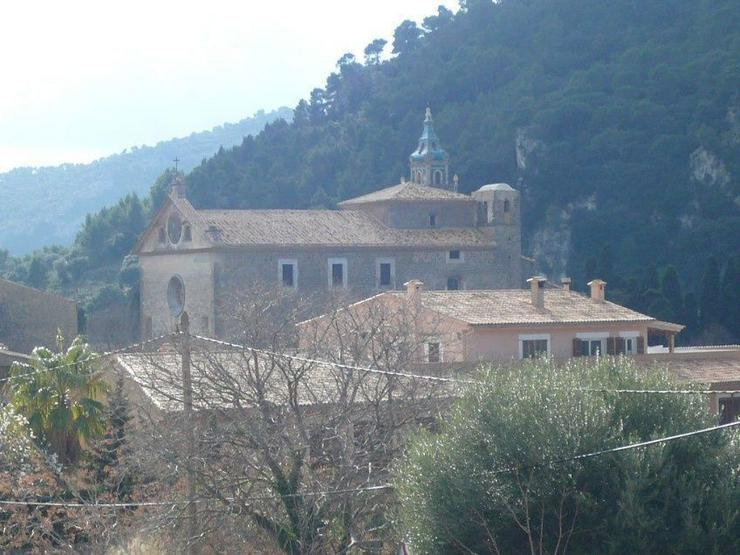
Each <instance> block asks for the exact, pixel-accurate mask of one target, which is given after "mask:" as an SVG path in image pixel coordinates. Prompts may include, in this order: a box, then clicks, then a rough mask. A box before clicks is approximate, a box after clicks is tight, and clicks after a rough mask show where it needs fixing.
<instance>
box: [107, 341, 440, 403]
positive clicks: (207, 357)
mask: <svg viewBox="0 0 740 555" xmlns="http://www.w3.org/2000/svg"><path fill="white" fill-rule="evenodd" d="M257 361H258V364H259V372H255V368H256V367H255V359H254V358H253V355H252V354H251V353H250V352H249V351H247V352H242V351H237V350H225V351H201V352H197V351H195V352H193V354H192V357H191V366H190V371H191V378H192V384H193V408H194V409H195V410H207V409H216V408H220V409H229V408H235V407H236V404H235V401H236V400H237V398H238V401H239V403H240V404H241V405H242V406H243V407H249V406H255V405H256V402H257V399H256V398H254V397H253V396H254V392H255V390H256V389H257V388H260V389H262V390H263V391H264V394H265V400H266V401H268V402H269V403H274V404H275V405H278V406H285V405H288V404H290V403H293V402H296V401H297V402H298V404H300V405H303V406H312V405H321V404H331V403H335V402H337V401H338V399H339V397H340V395H341V393H340V392H341V391H342V389H343V387H342V384H343V383H345V382H346V380H347V379H348V377H347V376H348V374H347V372H346V371H345V370H343V369H341V368H335V367H332V366H328V365H317V364H306V363H302V362H295V363H294V364H293V365H292V366H290V367H289V366H288V364H287V362H286V360H285V359H284V358H281V357H277V358H276V359H274V358H272V357H270V356H268V355H264V354H259V355H257ZM276 361H279V362H278V363H277V364H276ZM181 362H182V361H181V357H180V355H179V353H176V352H173V351H169V352H150V353H127V354H119V355H116V358H115V363H116V365H117V366H118V367H119V368H120V369H122V370H123V371H124V372H125V373H126V374H127V375H128V377H129V378H131V380H132V381H133V382H134V383H135V384H136V385H137V386H138V388H137V389H138V391H137V394H138V395H142V396H143V400H145V401H146V402H148V403H151V404H152V405H154V406H155V407H156V408H158V409H160V410H163V411H166V412H177V411H180V410H182V408H183V399H182V381H181V376H182V374H181ZM289 368H290V370H289ZM287 376H290V378H288V377H287ZM298 376H300V378H298ZM349 379H354V380H357V381H358V383H357V385H358V389H357V392H356V394H355V395H356V401H357V402H363V401H367V400H371V399H375V398H377V395H378V391H382V389H383V385H384V384H385V383H386V381H387V378H386V377H385V376H382V375H380V374H376V373H370V372H364V373H363V372H357V371H356V372H354V373H353V374H352V375H351V378H349ZM289 386H290V387H289ZM422 386H423V387H424V389H423V391H425V392H426V394H427V395H435V396H441V397H447V396H449V393H448V390H449V389H453V390H454V387H453V388H448V387H447V386H446V384H441V386H440V384H439V383H437V382H423V383H422V384H419V383H415V382H413V381H409V380H401V381H399V383H398V385H397V386H396V387H397V388H398V389H397V390H396V393H397V394H398V395H399V398H400V397H401V396H402V395H403V394H408V393H410V391H407V390H405V388H406V387H411V388H416V392H417V393H421V391H422V389H421V387H422ZM237 390H238V391H237ZM235 395H237V397H235ZM133 402H134V403H136V402H138V400H137V399H134V400H133Z"/></svg>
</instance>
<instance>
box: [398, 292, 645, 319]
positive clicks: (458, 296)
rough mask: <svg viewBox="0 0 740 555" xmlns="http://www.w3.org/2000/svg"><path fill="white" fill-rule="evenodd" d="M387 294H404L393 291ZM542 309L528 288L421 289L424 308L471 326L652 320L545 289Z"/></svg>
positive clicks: (625, 309)
mask: <svg viewBox="0 0 740 555" xmlns="http://www.w3.org/2000/svg"><path fill="white" fill-rule="evenodd" d="M391 294H394V295H406V293H405V292H402V291H397V292H393V293H391ZM544 294H545V304H544V309H542V310H540V309H537V308H536V307H535V306H534V305H533V304H532V301H531V293H530V291H529V290H528V289H500V290H492V291H473V290H471V291H423V292H422V293H421V302H422V306H423V307H424V308H427V309H429V310H434V311H436V312H439V313H440V314H443V315H445V316H450V317H452V318H455V319H457V320H460V321H462V322H466V323H468V324H471V325H474V326H514V325H547V324H571V323H572V324H577V323H588V322H593V323H596V322H603V323H609V322H654V321H655V318H652V317H650V316H647V315H645V314H641V313H639V312H636V311H634V310H631V309H629V308H626V307H624V306H620V305H618V304H615V303H612V302H609V301H604V302H598V301H594V300H592V299H591V298H590V297H587V296H585V295H581V294H580V293H576V292H574V291H566V290H563V289H546V290H545V291H544Z"/></svg>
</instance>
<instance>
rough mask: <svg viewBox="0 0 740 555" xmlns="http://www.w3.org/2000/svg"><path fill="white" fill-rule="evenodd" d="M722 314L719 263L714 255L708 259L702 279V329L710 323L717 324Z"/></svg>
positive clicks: (700, 300)
mask: <svg viewBox="0 0 740 555" xmlns="http://www.w3.org/2000/svg"><path fill="white" fill-rule="evenodd" d="M719 316H720V280H719V264H718V263H717V259H716V258H715V257H714V256H710V257H709V259H707V265H706V267H705V269H704V277H702V280H701V296H700V298H699V323H700V325H701V327H702V329H706V328H707V327H708V326H709V325H710V324H716V323H717V322H718V321H719Z"/></svg>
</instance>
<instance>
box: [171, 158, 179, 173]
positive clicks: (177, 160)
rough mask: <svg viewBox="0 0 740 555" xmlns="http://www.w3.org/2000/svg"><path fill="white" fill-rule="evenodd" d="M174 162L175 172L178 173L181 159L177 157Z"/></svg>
mask: <svg viewBox="0 0 740 555" xmlns="http://www.w3.org/2000/svg"><path fill="white" fill-rule="evenodd" d="M173 162H174V163H175V171H177V165H178V164H179V163H180V159H179V158H178V157H177V156H175V159H174V160H173Z"/></svg>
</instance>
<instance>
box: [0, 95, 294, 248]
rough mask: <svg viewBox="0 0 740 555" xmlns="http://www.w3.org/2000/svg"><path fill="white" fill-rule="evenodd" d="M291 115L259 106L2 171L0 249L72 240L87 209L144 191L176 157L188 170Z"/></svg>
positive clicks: (290, 111)
mask: <svg viewBox="0 0 740 555" xmlns="http://www.w3.org/2000/svg"><path fill="white" fill-rule="evenodd" d="M291 116H292V110H290V109H289V108H278V109H277V110H273V111H271V112H265V111H263V110H260V111H258V112H257V113H255V114H254V115H253V116H251V117H248V118H244V119H242V120H240V121H238V122H236V123H225V124H222V125H218V126H215V127H213V128H211V129H209V130H205V131H198V132H193V133H191V134H190V135H188V136H186V137H175V138H172V139H168V140H163V141H159V142H157V143H156V144H154V145H151V146H149V145H142V146H132V147H128V148H126V149H124V150H123V151H121V152H119V153H117V154H111V155H109V156H104V157H101V158H98V159H97V160H94V161H92V162H89V163H78V164H75V163H66V164H59V165H56V166H42V167H32V166H24V167H19V168H13V169H12V170H9V171H7V172H4V173H0V206H3V209H4V211H5V212H6V214H7V215H6V216H5V217H4V218H3V219H2V220H0V248H4V249H7V250H8V251H10V252H11V253H12V254H14V255H22V254H26V253H28V252H31V251H33V250H34V249H37V248H41V247H43V246H47V245H50V244H57V243H58V244H62V245H66V244H70V243H71V242H72V241H73V240H74V238H75V235H76V233H77V232H78V230H79V229H80V227H81V226H82V224H83V223H84V221H85V217H86V215H87V214H88V213H93V212H97V211H98V210H100V209H101V208H103V207H104V206H107V205H111V204H114V203H116V202H118V201H119V200H120V199H121V198H123V197H125V196H126V195H128V194H131V193H135V194H138V195H144V194H146V193H148V191H149V188H150V187H151V185H152V183H154V181H155V180H156V178H157V177H159V175H161V174H162V172H163V171H164V170H165V169H167V168H168V167H170V166H171V165H172V163H173V162H172V160H173V159H174V158H175V157H177V158H178V159H179V160H180V168H181V169H182V170H184V171H190V170H191V169H192V168H193V167H195V166H196V165H198V164H199V163H200V162H201V161H202V160H204V159H206V158H208V157H210V156H212V155H214V154H216V153H217V152H218V150H219V148H221V147H224V148H229V147H231V146H234V145H236V144H239V143H241V142H242V140H243V139H244V137H246V136H247V135H253V134H257V133H259V132H260V131H261V130H262V128H263V127H264V126H265V125H266V124H268V123H270V122H272V121H274V120H276V119H278V118H284V119H290V118H291ZM67 191H74V195H68V194H67ZM50 200H51V202H49V201H50Z"/></svg>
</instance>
